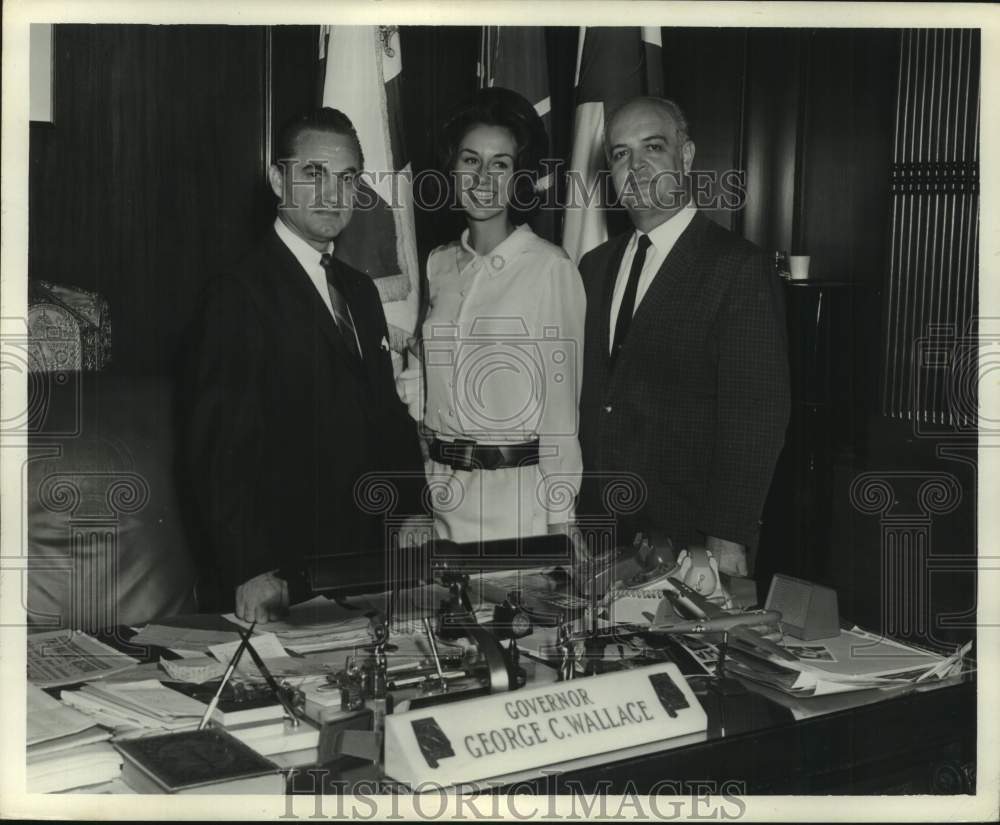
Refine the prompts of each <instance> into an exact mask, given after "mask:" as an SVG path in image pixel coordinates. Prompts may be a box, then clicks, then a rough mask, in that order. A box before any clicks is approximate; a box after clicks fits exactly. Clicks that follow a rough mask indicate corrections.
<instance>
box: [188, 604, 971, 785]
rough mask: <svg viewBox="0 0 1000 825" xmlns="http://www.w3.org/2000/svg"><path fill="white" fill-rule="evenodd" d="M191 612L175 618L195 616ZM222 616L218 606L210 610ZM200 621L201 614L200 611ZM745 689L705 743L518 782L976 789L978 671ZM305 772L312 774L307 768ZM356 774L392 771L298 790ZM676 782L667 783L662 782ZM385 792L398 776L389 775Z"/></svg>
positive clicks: (712, 713)
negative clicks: (810, 695) (819, 692)
mask: <svg viewBox="0 0 1000 825" xmlns="http://www.w3.org/2000/svg"><path fill="white" fill-rule="evenodd" d="M193 619H194V617H183V619H181V618H180V617H178V619H175V620H174V621H172V622H170V623H171V624H173V623H175V622H177V621H183V622H184V624H185V625H186V626H192V620H193ZM202 619H203V623H206V624H208V625H209V626H216V627H218V626H220V625H219V624H218V622H220V621H222V622H223V623H224V620H221V619H220V618H219V617H202ZM194 623H197V622H194ZM748 687H750V688H751V689H750V691H749V692H748V693H747V694H744V695H743V696H738V697H729V698H726V699H723V700H720V701H722V702H724V707H723V708H721V711H722V712H723V713H724V714H725V724H726V733H725V735H722V733H721V731H720V725H719V722H720V718H719V716H720V707H719V705H718V703H717V702H714V701H712V700H706V701H704V702H703V703H704V704H705V705H706V711H707V712H708V716H709V738H708V740H707V741H705V742H701V743H697V744H693V745H687V746H685V747H681V748H675V749H672V750H663V751H658V752H654V753H650V754H648V755H645V756H641V757H636V758H632V759H625V760H618V761H612V760H609V761H608V762H606V763H604V764H601V765H598V766H594V767H588V768H578V769H570V770H567V771H565V772H560V773H559V774H557V775H552V774H551V773H550V775H548V776H542V777H540V778H538V779H536V780H531V781H529V782H526V783H518V789H519V790H524V792H529V789H530V790H531V791H533V792H534V793H538V794H543V795H545V794H555V793H563V794H566V793H578V794H588V795H589V794H593V793H596V792H602V793H608V794H623V793H633V792H634V793H638V794H648V793H650V792H656V791H657V790H659V791H660V792H663V793H678V792H679V793H697V792H698V783H711V785H712V787H714V788H715V789H716V792H718V791H719V789H723V788H728V792H729V793H731V794H733V795H741V794H923V793H936V794H956V793H958V794H960V793H974V792H975V764H976V680H975V675H974V674H969V675H965V676H962V677H957V678H953V679H949V680H947V681H942V682H936V683H929V684H927V685H926V686H920V687H919V688H906V689H895V690H893V691H891V692H887V691H863V692H857V693H850V694H837V695H833V696H828V697H823V698H819V699H798V700H796V699H792V698H790V697H787V696H784V695H782V694H779V693H777V692H775V691H771V690H768V689H765V688H762V687H760V686H755V685H748ZM306 771H308V773H307V772H306ZM359 779H364V780H366V781H369V782H373V781H374V782H384V781H385V780H384V779H383V778H382V777H380V776H378V775H377V774H376V773H375V771H374V769H373V768H372V767H371V766H370V765H363V764H359V763H357V762H350V761H348V760H343V761H341V762H339V763H330V764H327V765H325V766H316V767H311V768H302V769H299V770H298V771H296V772H295V773H293V774H292V776H291V781H290V784H289V791H290V792H291V793H296V794H313V793H316V792H319V791H320V790H322V792H323V793H324V794H328V795H335V794H338V793H342V792H343V791H344V789H345V784H344V783H347V787H348V788H349V787H350V784H351V783H352V782H353V781H355V780H359ZM664 781H669V782H670V783H671V784H670V785H669V786H667V787H664V785H663V784H660V785H659V787H658V785H657V783H663V782H664ZM384 788H385V792H387V793H388V792H392V791H393V790H394V787H393V785H392V783H389V782H385V786H384Z"/></svg>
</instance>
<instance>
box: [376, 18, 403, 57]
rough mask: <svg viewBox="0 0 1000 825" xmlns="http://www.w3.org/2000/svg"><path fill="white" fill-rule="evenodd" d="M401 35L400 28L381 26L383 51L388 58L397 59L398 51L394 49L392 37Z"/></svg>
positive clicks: (380, 35) (379, 32)
mask: <svg viewBox="0 0 1000 825" xmlns="http://www.w3.org/2000/svg"><path fill="white" fill-rule="evenodd" d="M393 35H397V36H398V35H399V26H379V27H378V36H379V40H380V41H381V43H382V51H384V52H385V56H386V57H390V58H391V57H395V56H396V50H395V49H394V48H393V47H392V36H393Z"/></svg>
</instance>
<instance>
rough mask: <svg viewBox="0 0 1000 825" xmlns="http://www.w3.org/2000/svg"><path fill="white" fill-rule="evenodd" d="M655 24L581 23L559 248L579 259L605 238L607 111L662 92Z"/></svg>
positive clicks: (659, 51)
mask: <svg viewBox="0 0 1000 825" xmlns="http://www.w3.org/2000/svg"><path fill="white" fill-rule="evenodd" d="M661 46H662V40H661V37H660V30H659V28H654V27H647V28H606V27H597V28H581V29H580V39H579V45H578V47H577V60H576V118H575V120H574V123H573V147H572V150H571V154H570V163H569V176H568V181H567V207H566V217H565V221H564V223H563V248H564V249H565V250H566V252H567V253H568V254H569V256H570V257H571V258H572V259H573V260H574V261H575V262H577V263H579V261H580V258H582V257H583V256H584V255H585V254H586V253H587V252H589V251H590V250H591V249H593V248H594V247H595V246H598V245H600V244H602V243H604V241H606V240H607V239H608V229H607V222H606V214H605V212H606V209H607V206H608V204H607V203H606V202H604V198H603V197H602V191H601V187H600V180H601V173H602V170H604V169H606V168H607V166H606V162H605V157H604V124H605V121H606V119H607V115H608V114H609V113H610V112H613V111H614V110H615V109H616V108H617V107H618V106H620V105H621V104H622V103H624V102H625V101H626V100H629V99H630V98H633V97H637V96H639V95H656V96H661V95H662V94H663V58H662V54H661Z"/></svg>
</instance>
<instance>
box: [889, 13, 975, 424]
mask: <svg viewBox="0 0 1000 825" xmlns="http://www.w3.org/2000/svg"><path fill="white" fill-rule="evenodd" d="M978 37H979V36H978V32H976V31H974V30H955V29H951V30H944V29H938V30H911V31H907V32H904V33H903V36H902V37H901V39H900V55H899V69H898V73H897V95H898V97H897V104H896V113H895V129H896V134H895V135H894V142H893V167H892V182H891V195H892V197H891V200H892V206H891V213H890V216H891V230H890V243H889V255H888V263H889V271H888V277H887V288H886V293H885V294H886V298H885V301H886V303H885V317H886V324H887V327H886V344H885V349H884V359H885V360H884V363H883V381H882V392H883V396H882V410H883V413H884V414H885V415H887V416H891V417H895V418H906V419H913V420H916V421H918V422H926V423H932V424H935V425H937V424H948V425H952V426H965V425H967V424H968V423H969V422H964V421H961V420H959V419H958V418H957V417H956V416H955V410H953V409H952V399H953V396H954V393H953V392H952V389H951V388H950V387H949V383H948V382H949V381H950V380H952V379H953V375H952V373H951V372H950V368H949V364H948V363H947V359H945V360H941V359H940V358H939V357H938V356H939V354H936V351H932V350H934V349H935V346H936V345H937V342H938V341H939V340H940V336H941V335H942V334H947V335H949V336H951V338H952V339H953V340H958V339H960V338H961V336H963V335H967V334H968V333H969V329H970V324H971V323H972V322H973V319H974V313H975V312H976V295H977V284H978V277H979V266H978V257H977V243H978V237H979V196H978V177H979V168H978V162H979V128H980V119H979V39H978ZM954 354H955V353H954V352H953V353H952V356H954ZM967 389H968V388H967V387H966V390H967ZM963 406H964V408H965V409H974V405H972V406H970V402H969V400H966V401H965V402H964V404H963ZM964 415H965V413H964V412H963V417H964Z"/></svg>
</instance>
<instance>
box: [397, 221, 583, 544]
mask: <svg viewBox="0 0 1000 825" xmlns="http://www.w3.org/2000/svg"><path fill="white" fill-rule="evenodd" d="M427 281H428V288H429V299H430V308H429V311H428V315H427V319H426V321H425V322H424V326H423V372H424V373H425V378H426V401H425V402H424V400H423V399H421V398H420V397H419V395H420V388H421V384H422V383H423V381H422V376H421V373H420V368H419V366H416V367H411V368H410V369H408V370H406V371H405V372H404V373H402V374H401V375H400V378H399V382H398V386H399V389H400V395H401V397H402V398H403V400H404V401H406V402H407V403H408V405H409V407H410V411H411V414H412V415H414V417H419V416H420V414H421V412H422V418H423V422H424V424H425V426H426V427H427V428H428V429H430V430H431V431H433V433H434V434H436V435H437V437H439V438H440V439H441V440H443V441H452V440H456V439H468V440H472V441H475V442H478V443H494V444H519V443H522V442H525V441H531V440H534V439H536V438H537V439H538V440H539V464H538V466H531V467H519V468H505V469H502V470H482V471H464V470H454V469H453V468H451V467H448V466H446V465H441V464H438V463H436V462H433V461H431V462H428V468H427V469H428V479H429V482H430V484H431V488H432V496H433V500H434V502H435V522H436V525H437V527H438V531H439V534H441V537H442V538H450V539H452V540H453V541H480V540H488V539H494V538H510V537H513V536H524V535H538V534H543V533H546V532H547V531H548V527H549V525H554V524H562V523H565V522H568V521H570V520H571V519H572V518H573V501H574V499H575V497H576V494H577V493H578V492H579V488H580V476H581V473H582V459H581V455H580V445H579V441H578V439H577V429H578V404H579V398H580V382H581V380H582V375H583V327H584V314H585V310H586V298H585V295H584V290H583V283H582V281H581V279H580V274H579V272H578V271H577V269H576V267H575V266H574V265H573V263H572V261H570V259H569V258H568V257H567V255H566V253H565V252H564V251H563V250H562V249H560V248H559V247H557V246H555V245H553V244H550V243H549V242H548V241H545V240H543V239H541V238H539V237H538V236H536V235H535V234H534V233H533V232H532V231H531V229H530V228H529V227H528V226H527V225H522V226H519V227H518V228H517V229H515V230H514V231H513V232H512V233H511V234H510V235H509V236H508V237H507V238H506V239H505V240H504V241H503V242H501V243H500V244H499V245H498V246H497V247H496V248H495V249H493V250H492V251H491V252H490V253H489V254H487V255H479V254H477V253H476V251H475V250H474V249H473V248H472V247H471V246H469V244H468V230H466V231H465V232H464V233H463V234H462V237H461V239H460V240H459V241H455V242H453V243H450V244H447V245H445V246H442V247H438V248H437V249H435V250H434V251H433V252H432V253H431V255H430V258H429V260H428V262H427Z"/></svg>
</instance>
